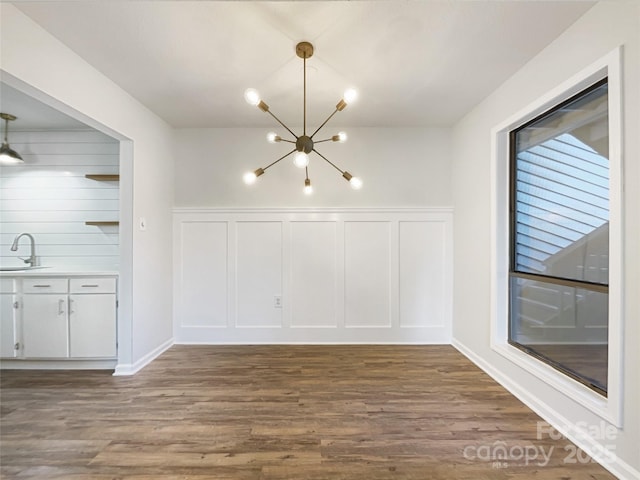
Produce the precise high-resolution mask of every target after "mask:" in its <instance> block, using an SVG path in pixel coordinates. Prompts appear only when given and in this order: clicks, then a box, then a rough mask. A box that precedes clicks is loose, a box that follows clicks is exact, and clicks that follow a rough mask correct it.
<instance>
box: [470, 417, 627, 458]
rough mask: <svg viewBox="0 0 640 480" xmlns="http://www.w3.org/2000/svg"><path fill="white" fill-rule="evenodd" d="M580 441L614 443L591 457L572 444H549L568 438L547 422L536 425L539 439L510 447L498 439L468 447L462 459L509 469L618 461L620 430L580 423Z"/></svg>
mask: <svg viewBox="0 0 640 480" xmlns="http://www.w3.org/2000/svg"><path fill="white" fill-rule="evenodd" d="M575 427H576V430H577V431H578V432H579V433H578V435H579V438H580V439H591V440H596V441H599V443H601V444H603V443H604V442H607V441H610V442H611V443H610V444H609V443H607V444H603V445H602V449H601V451H600V453H598V454H596V455H594V456H590V455H588V454H587V453H586V452H584V451H583V450H582V449H580V448H579V447H577V446H576V445H574V444H573V443H571V442H568V441H567V443H566V444H565V445H564V446H561V445H555V444H554V445H549V443H550V441H552V442H554V443H555V442H560V441H561V440H563V439H565V437H564V435H562V433H560V432H559V431H558V429H556V428H555V427H553V426H552V425H550V424H548V423H547V422H537V424H536V440H537V441H539V442H540V444H539V445H535V444H534V442H527V443H526V444H515V445H509V444H508V443H507V442H506V441H503V440H496V441H494V442H493V443H491V444H485V445H467V446H466V447H465V448H464V449H463V452H462V454H463V456H464V458H465V459H466V460H472V461H477V460H480V461H482V462H488V463H489V462H490V463H491V464H492V467H493V468H507V467H528V466H536V467H546V466H547V465H549V464H550V463H551V461H552V460H555V462H554V463H563V464H580V463H595V462H597V463H604V462H612V461H615V459H616V455H615V453H614V452H615V449H616V446H615V442H614V441H615V439H616V436H617V434H618V431H617V429H616V428H615V427H614V426H612V425H608V424H607V423H606V422H604V421H601V422H600V423H599V424H597V425H591V424H588V423H587V422H579V423H578V424H577V425H576V426H575Z"/></svg>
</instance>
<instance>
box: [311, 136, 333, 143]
mask: <svg viewBox="0 0 640 480" xmlns="http://www.w3.org/2000/svg"><path fill="white" fill-rule="evenodd" d="M335 141H336V140H334V138H333V137H331V138H325V139H324V140H314V141H313V144H314V145H315V144H316V143H323V142H335Z"/></svg>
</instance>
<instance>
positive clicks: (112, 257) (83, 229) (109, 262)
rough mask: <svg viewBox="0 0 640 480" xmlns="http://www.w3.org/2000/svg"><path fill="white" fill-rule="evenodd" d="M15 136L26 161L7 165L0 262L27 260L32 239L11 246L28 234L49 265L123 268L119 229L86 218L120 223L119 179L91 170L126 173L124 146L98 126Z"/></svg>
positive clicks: (0, 194) (1, 174)
mask: <svg viewBox="0 0 640 480" xmlns="http://www.w3.org/2000/svg"><path fill="white" fill-rule="evenodd" d="M9 133H10V135H9V142H10V144H11V148H13V149H14V150H16V151H17V152H19V153H20V155H21V156H22V158H23V159H24V161H25V163H24V164H22V165H2V166H0V200H1V202H2V205H1V207H0V248H1V254H0V264H1V265H6V266H13V265H22V263H21V262H20V260H18V259H17V256H21V257H28V256H29V242H28V239H27V238H23V239H21V240H20V246H19V249H18V251H17V252H11V251H10V247H11V243H12V242H13V239H14V238H15V236H16V235H18V234H20V233H23V232H28V233H31V234H32V235H33V236H34V238H35V240H36V249H37V250H36V253H37V255H38V256H39V257H40V260H41V264H42V265H48V266H62V267H66V266H91V267H96V268H101V267H104V268H117V265H118V259H119V246H118V244H119V239H118V227H117V226H90V225H85V221H111V220H116V221H117V220H118V218H119V211H120V208H119V184H118V182H117V181H106V182H105V181H97V180H91V179H88V178H85V177H84V175H85V174H117V173H119V143H118V142H117V141H116V140H114V139H112V138H111V137H108V136H107V135H104V134H102V133H100V132H96V131H48V132H20V131H10V132H9Z"/></svg>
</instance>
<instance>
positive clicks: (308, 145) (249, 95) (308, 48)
mask: <svg viewBox="0 0 640 480" xmlns="http://www.w3.org/2000/svg"><path fill="white" fill-rule="evenodd" d="M296 55H298V57H300V58H302V61H303V90H302V96H303V100H302V108H303V110H302V124H303V127H302V135H299V136H298V135H296V134H295V133H293V131H292V130H291V129H290V128H289V127H287V126H286V125H285V124H284V123H282V121H281V120H280V119H279V118H278V117H276V116H275V115H274V114H273V113H272V112H271V110H270V109H269V105H267V104H266V103H265V102H263V101H262V100H261V99H260V94H259V93H258V92H257V90H255V89H253V88H248V89H247V90H246V91H245V92H244V98H245V100H246V101H247V103H248V104H250V105H254V106H256V107H258V108H259V109H260V110H262V111H263V112H265V113H268V114H269V115H271V116H272V117H273V118H274V119H275V120H276V122H278V123H279V124H280V125H282V126H283V127H284V128H285V130H287V131H288V132H289V133H290V134H291V135H292V137H293V140H288V139H285V138H282V137H281V136H280V135H278V134H276V133H275V132H269V133H268V134H267V141H268V142H269V143H279V142H286V143H291V144H294V145H295V148H294V149H293V150H291V151H290V152H289V153H287V154H285V155H283V156H282V157H280V158H278V159H277V160H276V161H275V162H272V163H270V164H269V165H267V166H266V167H262V168H258V169H257V170H254V171H253V172H247V173H245V174H244V177H243V179H244V182H245V183H246V184H247V185H252V184H254V183H255V182H256V180H257V178H258V177H259V176H261V175H262V174H264V172H265V171H266V170H267V169H268V168H271V167H272V166H274V165H275V164H276V163H278V162H280V161H281V160H284V159H285V158H287V157H288V156H290V155H293V164H294V165H295V166H296V167H298V168H301V169H302V168H304V171H305V179H304V190H303V191H304V193H305V194H306V195H310V194H311V193H313V187H312V186H311V180H310V179H309V154H310V153H311V152H314V153H316V154H317V155H318V156H319V157H320V158H322V159H323V160H324V161H326V162H327V163H328V164H329V165H331V166H332V167H333V168H335V169H336V170H338V171H339V172H340V173H341V174H342V177H343V178H344V179H345V180H347V181H348V182H349V184H350V185H351V187H352V188H354V189H356V190H359V189H360V188H362V180H360V179H359V178H358V177H354V176H353V175H351V174H350V173H349V172H347V171H346V170H342V169H340V168H338V167H337V166H336V165H335V164H334V163H333V162H331V161H330V160H329V159H328V158H327V157H325V156H324V155H322V154H321V153H320V152H318V150H316V148H315V146H316V145H317V144H318V143H322V142H340V143H343V142H345V141H346V140H347V134H346V133H345V132H339V133H338V134H336V135H333V136H331V137H329V138H326V139H323V140H314V137H315V135H316V134H317V133H318V132H319V131H320V130H321V129H322V127H324V126H325V125H326V124H327V122H328V121H329V120H331V118H332V117H333V116H334V115H335V114H336V113H338V112H341V111H342V110H344V109H345V108H346V106H347V105H348V104H349V103H352V102H353V101H354V100H355V99H356V97H357V95H358V94H357V92H356V91H355V90H354V89H348V90H347V91H346V92H345V93H344V96H343V98H342V99H341V100H340V101H339V102H338V103H337V104H336V108H335V110H334V111H333V113H332V114H331V115H329V117H328V118H327V119H326V120H325V121H324V122H323V123H322V124H321V125H320V126H319V127H318V128H317V129H316V130H315V131H314V132H313V133H312V134H311V135H307V59H308V58H311V56H312V55H313V45H311V44H310V43H309V42H300V43H298V45H296Z"/></svg>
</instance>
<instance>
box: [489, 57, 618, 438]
mask: <svg viewBox="0 0 640 480" xmlns="http://www.w3.org/2000/svg"><path fill="white" fill-rule="evenodd" d="M621 57H622V47H619V48H617V49H615V50H614V51H612V52H611V53H609V54H608V55H606V56H605V57H603V58H601V59H600V60H598V61H596V62H594V63H593V64H592V65H590V66H588V67H587V68H585V69H584V70H582V71H581V72H579V73H578V74H576V75H574V76H573V77H572V78H570V79H569V80H567V81H566V82H564V83H562V84H561V85H559V86H558V87H556V88H554V89H553V90H552V91H550V92H549V93H548V94H546V95H544V96H543V97H541V98H539V99H538V100H536V101H535V102H533V103H532V104H530V105H528V106H527V107H526V108H524V109H522V110H521V111H520V112H518V113H516V114H515V115H513V116H512V117H510V118H509V119H507V120H506V121H504V122H503V123H501V124H499V125H497V126H496V127H494V128H493V129H492V131H491V137H492V145H491V150H492V151H491V157H492V158H491V182H492V185H491V206H492V212H491V235H492V238H491V248H492V251H491V268H492V272H491V348H492V349H493V350H494V351H496V352H498V353H499V354H501V355H503V356H504V357H506V358H507V359H509V360H510V361H511V362H513V363H514V364H516V365H518V366H519V367H521V368H523V369H524V370H526V371H528V372H530V373H531V374H533V375H535V376H536V377H538V378H539V379H540V380H542V381H543V382H545V383H546V384H548V385H550V386H551V387H553V388H555V389H556V390H558V391H560V392H562V393H563V394H564V395H566V396H567V397H569V398H570V399H572V400H574V401H576V402H578V403H579V404H581V405H583V406H584V407H586V408H588V409H589V410H591V411H592V412H593V413H595V414H596V415H598V416H600V417H602V418H603V419H605V420H606V421H608V422H610V423H612V424H614V425H616V426H617V427H621V426H622V413H623V412H622V400H623V387H624V385H623V381H622V379H623V355H622V353H623V352H622V350H623V331H622V329H623V325H624V322H623V314H624V311H623V265H624V263H623V225H622V220H623V201H622V200H623V198H622V196H623V172H622V75H621V73H622V72H621V63H622V62H621ZM604 77H608V98H609V145H610V147H609V162H610V171H609V173H610V180H609V182H610V183H609V195H610V197H609V202H610V210H609V212H610V213H609V215H610V217H609V222H610V229H609V274H610V276H609V338H608V342H609V349H608V352H609V353H608V355H609V357H608V392H607V395H608V396H607V397H604V396H602V395H600V394H598V393H596V392H595V391H593V390H591V389H590V388H588V387H587V386H585V385H583V384H582V383H580V382H578V381H576V380H574V379H572V378H570V377H569V376H567V375H565V374H563V373H561V372H559V371H557V370H556V369H554V368H553V367H551V366H549V365H547V364H546V363H544V362H542V361H540V360H538V359H536V358H534V357H532V356H530V355H528V354H526V353H524V352H522V351H521V350H520V349H518V348H516V347H514V346H512V345H510V344H509V343H508V322H509V312H508V306H509V132H510V131H511V130H514V129H515V128H518V127H519V126H521V125H523V124H524V123H526V122H528V121H529V120H532V119H533V118H535V117H537V116H538V115H540V114H542V113H544V112H545V111H547V110H549V109H550V108H552V107H553V106H555V105H558V104H559V103H561V102H562V101H564V100H566V99H568V98H570V97H572V96H573V95H575V94H577V93H579V92H580V91H582V90H584V89H585V88H587V87H589V86H590V85H592V84H594V83H595V82H597V81H598V80H601V79H602V78H604Z"/></svg>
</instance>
